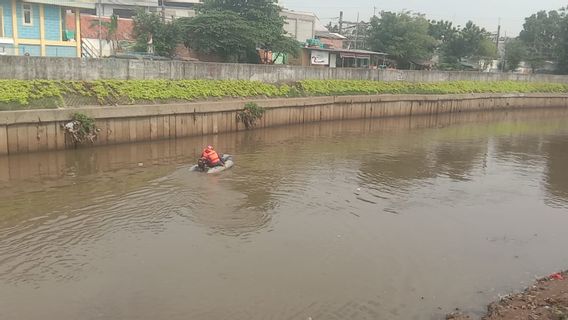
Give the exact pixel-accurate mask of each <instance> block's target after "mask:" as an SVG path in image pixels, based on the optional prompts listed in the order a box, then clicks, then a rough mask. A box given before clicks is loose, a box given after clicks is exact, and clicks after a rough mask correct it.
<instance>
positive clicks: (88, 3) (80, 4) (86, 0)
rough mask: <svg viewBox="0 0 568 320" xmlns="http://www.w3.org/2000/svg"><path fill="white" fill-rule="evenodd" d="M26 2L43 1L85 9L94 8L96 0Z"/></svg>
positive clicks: (30, 0) (44, 0)
mask: <svg viewBox="0 0 568 320" xmlns="http://www.w3.org/2000/svg"><path fill="white" fill-rule="evenodd" d="M23 1H24V2H29V3H41V4H50V5H54V6H60V7H68V8H83V9H94V8H95V2H94V1H93V0H65V1H60V0H23Z"/></svg>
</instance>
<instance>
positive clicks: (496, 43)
mask: <svg viewBox="0 0 568 320" xmlns="http://www.w3.org/2000/svg"><path fill="white" fill-rule="evenodd" d="M500 37H501V18H499V23H498V25H497V40H495V47H496V48H497V53H498V52H499V38H500Z"/></svg>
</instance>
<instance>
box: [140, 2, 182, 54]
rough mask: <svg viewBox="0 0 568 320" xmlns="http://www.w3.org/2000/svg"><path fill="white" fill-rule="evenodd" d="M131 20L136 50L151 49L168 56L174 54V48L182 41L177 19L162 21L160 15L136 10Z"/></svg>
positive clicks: (147, 50) (145, 50)
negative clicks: (132, 21)
mask: <svg viewBox="0 0 568 320" xmlns="http://www.w3.org/2000/svg"><path fill="white" fill-rule="evenodd" d="M133 20H134V37H135V38H136V45H135V50H136V51H140V52H149V51H152V50H153V52H154V53H155V54H157V55H159V56H165V57H170V58H171V57H173V56H174V55H175V50H176V48H177V46H178V45H179V44H180V43H181V41H182V37H181V28H180V25H179V23H178V22H177V20H175V21H171V22H169V21H164V20H163V19H162V17H161V16H160V15H158V14H155V13H147V12H144V11H138V13H137V14H136V16H134V19H133ZM149 49H152V50H149Z"/></svg>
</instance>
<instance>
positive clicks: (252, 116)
mask: <svg viewBox="0 0 568 320" xmlns="http://www.w3.org/2000/svg"><path fill="white" fill-rule="evenodd" d="M264 112H265V110H264V108H263V107H260V106H259V105H257V104H256V103H253V102H248V103H246V104H245V107H244V109H243V110H241V111H238V112H237V121H240V122H242V123H243V124H244V125H245V128H247V129H251V128H253V127H254V126H255V125H256V121H257V120H260V119H262V116H263V115H264Z"/></svg>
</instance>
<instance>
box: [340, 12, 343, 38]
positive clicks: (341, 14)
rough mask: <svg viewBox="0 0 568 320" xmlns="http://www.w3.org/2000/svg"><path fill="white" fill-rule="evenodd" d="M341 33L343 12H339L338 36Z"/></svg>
mask: <svg viewBox="0 0 568 320" xmlns="http://www.w3.org/2000/svg"><path fill="white" fill-rule="evenodd" d="M341 32H343V11H339V34H341Z"/></svg>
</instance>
